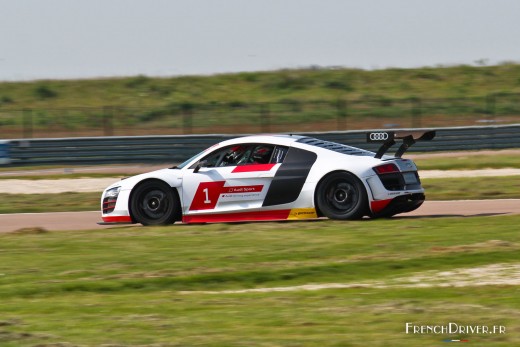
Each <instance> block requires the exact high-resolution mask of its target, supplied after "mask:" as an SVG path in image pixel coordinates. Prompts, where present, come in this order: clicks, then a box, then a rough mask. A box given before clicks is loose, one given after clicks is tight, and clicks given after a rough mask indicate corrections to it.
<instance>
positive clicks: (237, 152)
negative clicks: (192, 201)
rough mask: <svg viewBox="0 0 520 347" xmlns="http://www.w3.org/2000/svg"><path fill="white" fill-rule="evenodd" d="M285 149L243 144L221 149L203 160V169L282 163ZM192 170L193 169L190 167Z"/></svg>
mask: <svg viewBox="0 0 520 347" xmlns="http://www.w3.org/2000/svg"><path fill="white" fill-rule="evenodd" d="M287 150H288V148H287V147H283V146H276V147H275V146H274V145H269V144H244V145H234V146H229V147H225V148H222V149H220V150H217V151H215V152H214V153H210V154H209V155H208V156H206V157H205V158H203V159H202V160H201V161H204V162H205V163H204V167H222V166H236V165H251V164H269V163H271V164H277V163H281V162H283V160H284V158H285V155H286V154H287ZM192 168H194V167H192Z"/></svg>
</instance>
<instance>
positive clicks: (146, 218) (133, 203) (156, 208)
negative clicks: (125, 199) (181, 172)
mask: <svg viewBox="0 0 520 347" xmlns="http://www.w3.org/2000/svg"><path fill="white" fill-rule="evenodd" d="M130 211H131V214H132V217H133V219H134V221H135V222H137V223H141V224H143V225H165V224H172V223H174V222H175V221H176V220H179V219H180V213H181V212H180V202H179V197H178V196H177V194H175V192H174V191H173V189H172V188H171V187H170V186H169V185H167V184H166V183H164V182H161V181H155V180H154V181H146V182H144V183H142V184H140V185H138V186H137V187H136V188H135V190H134V192H133V193H132V197H131V200H130Z"/></svg>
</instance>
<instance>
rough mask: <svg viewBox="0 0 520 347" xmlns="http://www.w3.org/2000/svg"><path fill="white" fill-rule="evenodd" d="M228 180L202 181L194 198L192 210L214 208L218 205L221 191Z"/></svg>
mask: <svg viewBox="0 0 520 347" xmlns="http://www.w3.org/2000/svg"><path fill="white" fill-rule="evenodd" d="M224 183H226V181H215V182H200V183H199V186H198V187H197V190H196V191H195V195H194V196H193V200H192V202H191V205H190V209H189V210H190V211H193V210H212V209H214V208H215V207H216V206H217V202H218V199H219V196H220V192H221V191H222V188H223V187H224Z"/></svg>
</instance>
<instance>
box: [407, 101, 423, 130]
mask: <svg viewBox="0 0 520 347" xmlns="http://www.w3.org/2000/svg"><path fill="white" fill-rule="evenodd" d="M410 102H411V106H412V128H420V127H421V126H422V119H421V116H422V114H421V107H422V103H421V99H420V98H417V97H413V98H411V99H410Z"/></svg>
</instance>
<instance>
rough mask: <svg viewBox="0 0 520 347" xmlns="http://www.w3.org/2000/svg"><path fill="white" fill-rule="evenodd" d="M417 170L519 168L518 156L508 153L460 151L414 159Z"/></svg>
mask: <svg viewBox="0 0 520 347" xmlns="http://www.w3.org/2000/svg"><path fill="white" fill-rule="evenodd" d="M414 162H415V163H416V164H417V167H418V168H419V170H478V169H503V168H517V169H518V168H520V156H519V155H513V154H511V155H508V154H498V155H496V154H478V155H475V154H474V153H468V154H467V155H465V154H464V153H460V155H458V156H457V157H434V158H417V159H414Z"/></svg>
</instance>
